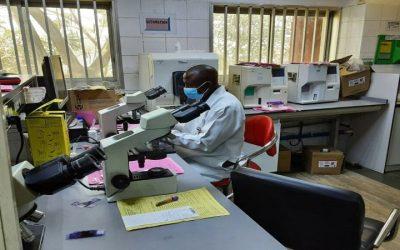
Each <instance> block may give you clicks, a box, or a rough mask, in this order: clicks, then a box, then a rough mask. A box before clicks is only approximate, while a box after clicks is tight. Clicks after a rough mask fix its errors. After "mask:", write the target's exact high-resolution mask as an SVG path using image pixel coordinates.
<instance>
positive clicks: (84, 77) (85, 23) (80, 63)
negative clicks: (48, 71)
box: [0, 0, 116, 88]
mask: <svg viewBox="0 0 400 250" xmlns="http://www.w3.org/2000/svg"><path fill="white" fill-rule="evenodd" d="M111 23H112V22H111V1H86V0H81V1H80V0H75V1H70V0H47V1H46V0H20V1H15V0H0V69H1V70H3V71H6V72H12V73H17V74H37V75H41V74H42V67H41V64H42V60H43V57H44V56H46V55H60V56H61V60H62V63H63V70H64V75H65V77H66V80H67V85H68V87H69V88H72V87H77V86H85V85H98V84H102V85H103V84H104V85H106V86H107V87H109V86H113V85H114V83H115V82H116V71H115V66H114V61H115V60H114V53H113V51H114V48H113V44H112V39H111V37H112V29H111V28H112V24H111Z"/></svg>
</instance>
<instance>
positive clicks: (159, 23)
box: [145, 17, 171, 31]
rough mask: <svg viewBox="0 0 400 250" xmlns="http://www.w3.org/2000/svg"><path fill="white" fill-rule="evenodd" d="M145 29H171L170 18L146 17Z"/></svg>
mask: <svg viewBox="0 0 400 250" xmlns="http://www.w3.org/2000/svg"><path fill="white" fill-rule="evenodd" d="M145 25H146V27H145V31H171V18H169V17H167V18H159V17H146V18H145Z"/></svg>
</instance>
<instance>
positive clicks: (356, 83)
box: [340, 66, 371, 97]
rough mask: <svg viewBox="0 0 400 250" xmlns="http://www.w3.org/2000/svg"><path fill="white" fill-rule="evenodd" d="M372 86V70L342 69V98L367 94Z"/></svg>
mask: <svg viewBox="0 0 400 250" xmlns="http://www.w3.org/2000/svg"><path fill="white" fill-rule="evenodd" d="M370 85H371V69H370V68H368V69H366V70H363V71H348V70H347V69H346V68H345V67H343V66H341V67H340V96H341V97H348V96H354V95H362V94H365V93H366V92H367V91H368V90H369V86H370Z"/></svg>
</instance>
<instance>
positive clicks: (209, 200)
mask: <svg viewBox="0 0 400 250" xmlns="http://www.w3.org/2000/svg"><path fill="white" fill-rule="evenodd" d="M172 195H176V196H178V197H179V199H178V200H177V201H175V202H171V203H168V204H165V205H162V206H158V207H157V206H156V204H157V203H158V202H160V201H162V200H165V199H166V198H169V197H171V196H172ZM117 205H118V209H119V211H120V214H121V216H122V220H123V222H124V225H125V228H126V230H127V231H131V230H137V229H141V228H148V227H156V226H161V225H167V224H174V223H179V222H184V221H191V220H200V219H205V218H211V217H217V216H226V215H229V212H228V211H227V210H226V209H225V208H224V207H223V206H222V205H221V204H219V203H218V202H217V201H216V200H215V198H214V197H213V196H212V195H211V194H210V192H209V191H208V190H207V188H205V187H204V188H200V189H195V190H189V191H186V192H179V193H176V194H167V195H158V196H151V197H143V198H135V199H129V200H123V201H118V202H117Z"/></svg>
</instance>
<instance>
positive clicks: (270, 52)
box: [268, 8, 276, 63]
mask: <svg viewBox="0 0 400 250" xmlns="http://www.w3.org/2000/svg"><path fill="white" fill-rule="evenodd" d="M275 14H276V9H275V8H272V13H271V15H270V20H269V37H268V38H269V42H268V49H269V50H268V63H271V62H272V60H273V58H274V40H275Z"/></svg>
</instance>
